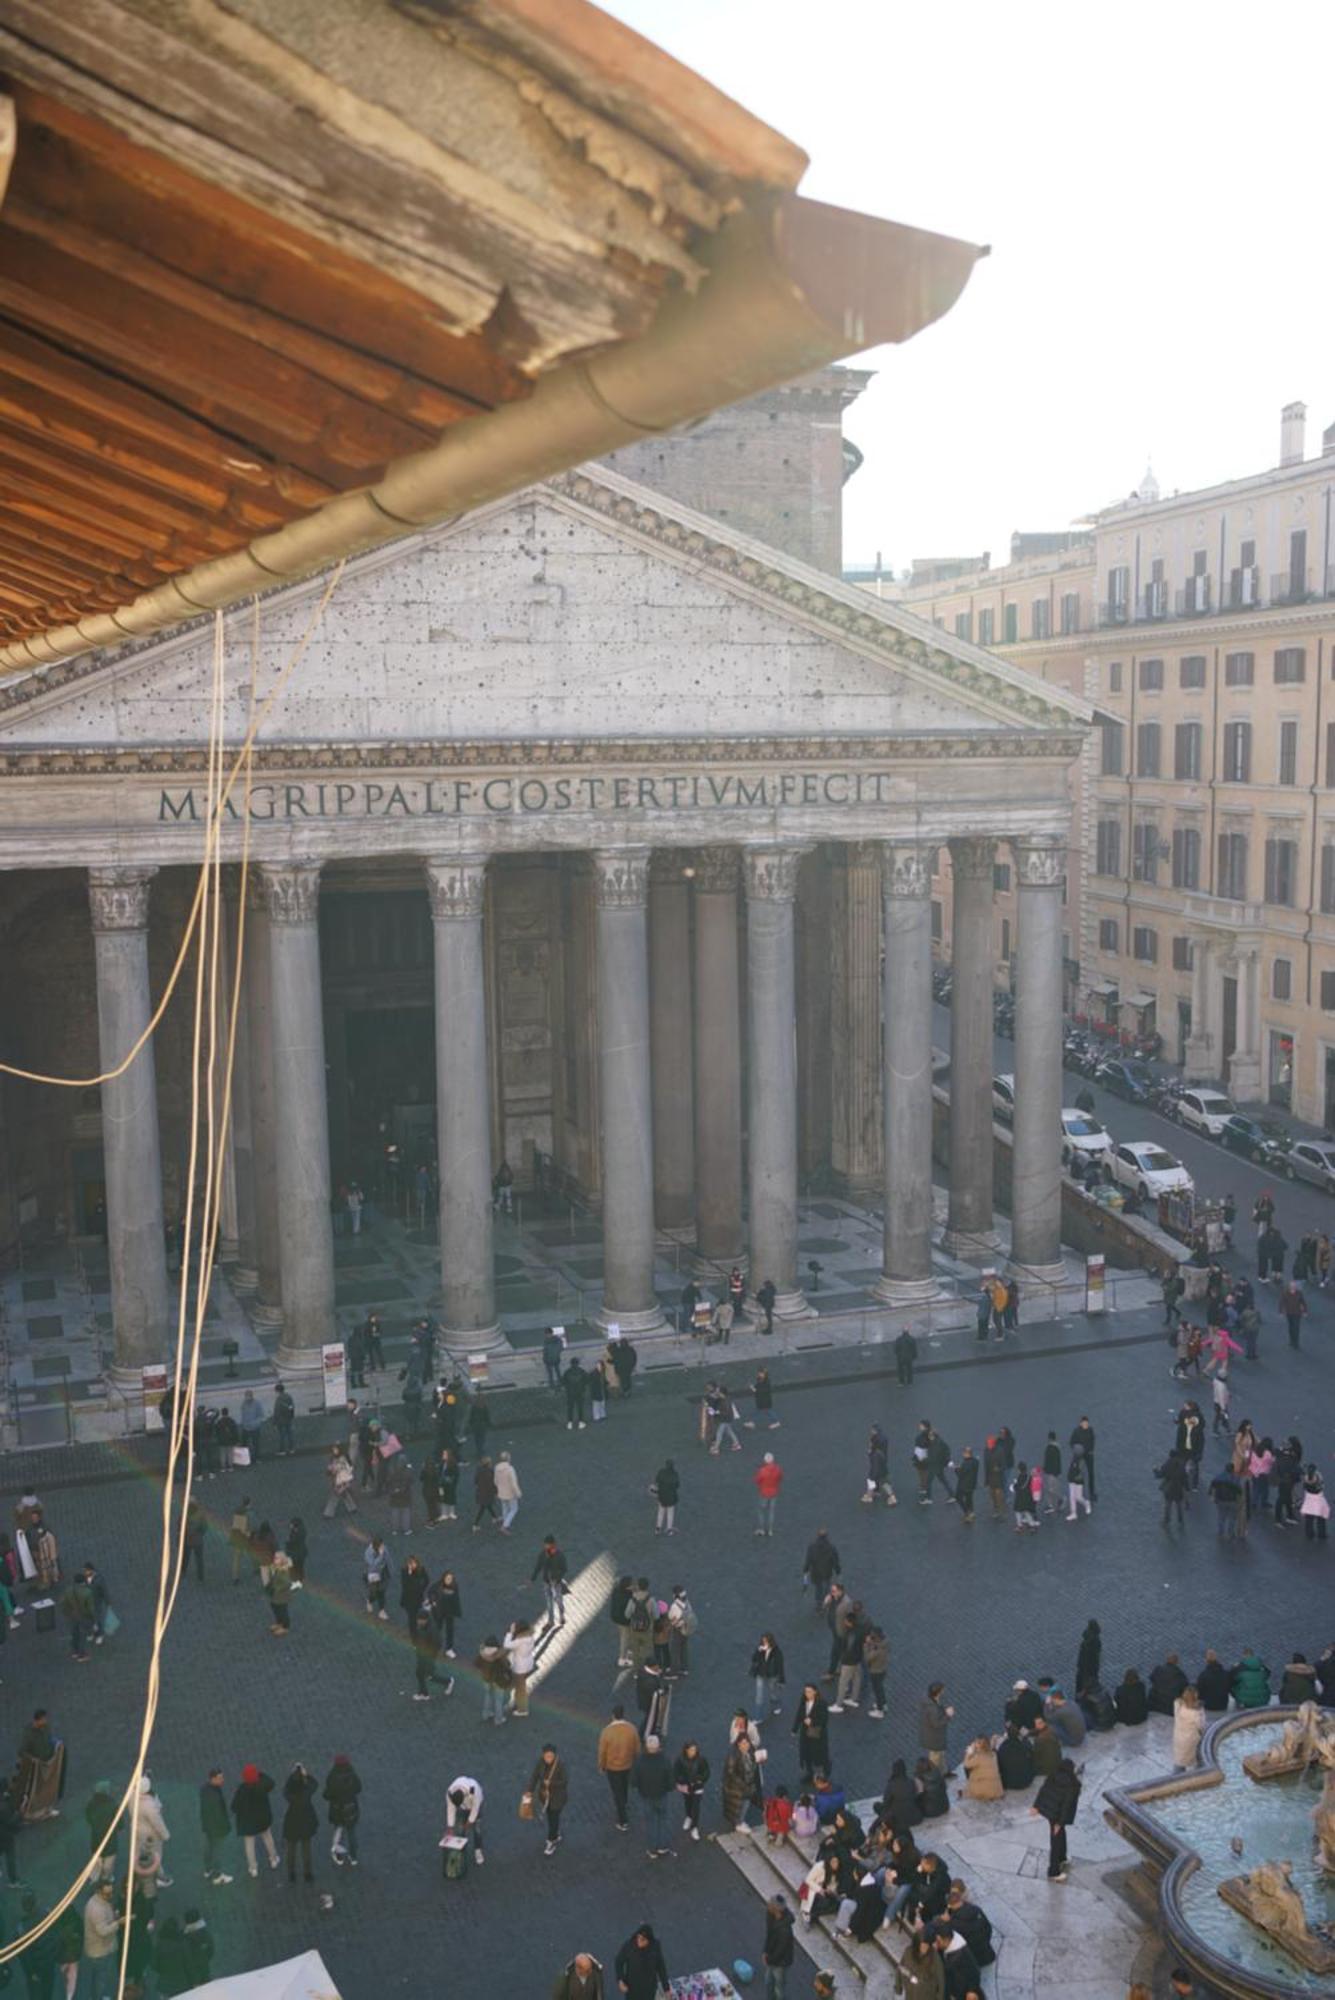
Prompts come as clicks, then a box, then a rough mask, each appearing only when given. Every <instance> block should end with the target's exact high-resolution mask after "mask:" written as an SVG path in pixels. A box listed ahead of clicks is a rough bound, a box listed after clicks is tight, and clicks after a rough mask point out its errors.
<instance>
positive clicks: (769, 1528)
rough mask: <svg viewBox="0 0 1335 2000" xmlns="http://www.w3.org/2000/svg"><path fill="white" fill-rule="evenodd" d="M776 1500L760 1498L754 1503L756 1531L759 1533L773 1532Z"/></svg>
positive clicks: (769, 1533)
mask: <svg viewBox="0 0 1335 2000" xmlns="http://www.w3.org/2000/svg"><path fill="white" fill-rule="evenodd" d="M777 1504H778V1503H777V1500H766V1499H763V1498H762V1499H760V1500H759V1501H757V1503H756V1532H757V1534H761V1535H772V1534H773V1533H774V1509H775V1507H776V1505H777Z"/></svg>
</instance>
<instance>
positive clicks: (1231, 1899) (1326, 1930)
mask: <svg viewBox="0 0 1335 2000" xmlns="http://www.w3.org/2000/svg"><path fill="white" fill-rule="evenodd" d="M1201 1758H1202V1762H1201V1764H1200V1766H1199V1767H1198V1768H1197V1769H1196V1770H1193V1771H1186V1772H1183V1771H1175V1772H1173V1773H1171V1774H1169V1775H1166V1776H1165V1777H1163V1778H1160V1779H1154V1780H1151V1781H1150V1782H1149V1783H1147V1784H1141V1785H1133V1786H1128V1787H1127V1788H1126V1789H1125V1790H1122V1791H1117V1792H1110V1793H1109V1794H1108V1795H1107V1801H1106V1806H1107V1813H1106V1816H1107V1819H1108V1822H1109V1824H1110V1825H1111V1826H1113V1827H1115V1828H1116V1830H1117V1831H1118V1832H1119V1833H1120V1834H1121V1835H1122V1837H1123V1838H1124V1839H1125V1840H1127V1841H1129V1842H1130V1843H1131V1845H1132V1846H1133V1847H1134V1848H1136V1849H1137V1850H1138V1852H1139V1853H1140V1855H1141V1857H1142V1862H1143V1866H1144V1868H1145V1869H1146V1871H1147V1872H1148V1874H1149V1876H1150V1877H1151V1879H1152V1880H1153V1881H1154V1882H1155V1883H1156V1884H1157V1889H1158V1899H1159V1913H1160V1921H1161V1923H1162V1926H1163V1929H1164V1932H1165V1934H1166V1935H1167V1937H1168V1939H1169V1941H1170V1943H1171V1946H1172V1949H1173V1950H1174V1952H1175V1953H1176V1954H1177V1955H1178V1956H1180V1957H1182V1958H1184V1959H1185V1960H1186V1961H1187V1963H1188V1964H1189V1965H1190V1966H1191V1968H1192V1971H1193V1972H1194V1973H1195V1974H1196V1975H1197V1976H1198V1977H1199V1978H1200V1979H1201V1980H1202V1981H1203V1982H1205V1983H1207V1984H1208V1985H1210V1986H1212V1987H1214V1988H1216V1989H1217V1990H1218V1991H1219V1992H1221V1993H1223V1994H1227V1995H1228V1996H1230V2000H1307V1996H1310V1995H1313V1994H1318V1993H1321V1994H1330V1993H1332V1992H1335V1713H1333V1712H1331V1711H1329V1710H1324V1711H1323V1710H1322V1709H1321V1708H1319V1707H1318V1706H1317V1704H1316V1703H1315V1702H1304V1703H1303V1705H1302V1706H1301V1707H1300V1708H1285V1709H1260V1710H1248V1711H1243V1712H1241V1713H1238V1714H1234V1715H1228V1716H1224V1717H1221V1718H1220V1720H1219V1721H1218V1722H1216V1723H1214V1724H1213V1725H1212V1726H1211V1727H1210V1728H1209V1729H1208V1730H1207V1731H1206V1733H1205V1737H1204V1739H1203V1741H1202V1744H1201Z"/></svg>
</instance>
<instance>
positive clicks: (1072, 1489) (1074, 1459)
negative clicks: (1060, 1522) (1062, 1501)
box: [1066, 1445, 1091, 1521]
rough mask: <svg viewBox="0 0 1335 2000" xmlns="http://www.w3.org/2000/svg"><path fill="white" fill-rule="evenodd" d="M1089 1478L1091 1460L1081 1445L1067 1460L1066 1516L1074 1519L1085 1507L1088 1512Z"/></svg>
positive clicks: (1068, 1518) (1071, 1519)
mask: <svg viewBox="0 0 1335 2000" xmlns="http://www.w3.org/2000/svg"><path fill="white" fill-rule="evenodd" d="M1088 1478H1089V1461H1088V1460H1087V1459H1086V1457H1085V1454H1084V1452H1083V1451H1082V1450H1081V1449H1080V1447H1079V1445H1077V1446H1076V1448H1075V1450H1074V1451H1073V1452H1072V1453H1071V1455H1070V1457H1069V1458H1068V1459H1067V1461H1066V1498H1067V1503H1068V1504H1067V1509H1066V1518H1067V1520H1068V1521H1074V1520H1075V1518H1076V1516H1077V1515H1078V1514H1079V1512H1080V1510H1081V1508H1082V1507H1083V1508H1084V1510H1085V1512H1086V1514H1088V1513H1089V1512H1090V1511H1091V1509H1090V1504H1089V1494H1088V1492H1087V1490H1086V1487H1087V1482H1088Z"/></svg>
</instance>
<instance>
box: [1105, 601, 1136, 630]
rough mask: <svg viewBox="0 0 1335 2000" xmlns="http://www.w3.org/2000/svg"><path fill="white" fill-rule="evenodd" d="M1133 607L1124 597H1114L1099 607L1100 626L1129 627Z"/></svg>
mask: <svg viewBox="0 0 1335 2000" xmlns="http://www.w3.org/2000/svg"><path fill="white" fill-rule="evenodd" d="M1130 622H1131V606H1130V604H1129V603H1128V602H1127V600H1126V598H1124V597H1112V598H1109V599H1108V600H1107V602H1106V603H1104V604H1100V606H1099V624H1100V625H1129V624H1130Z"/></svg>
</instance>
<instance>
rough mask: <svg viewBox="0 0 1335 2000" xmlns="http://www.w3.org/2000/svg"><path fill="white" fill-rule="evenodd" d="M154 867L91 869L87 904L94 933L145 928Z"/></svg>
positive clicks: (154, 873)
mask: <svg viewBox="0 0 1335 2000" xmlns="http://www.w3.org/2000/svg"><path fill="white" fill-rule="evenodd" d="M157 872H158V871H157V869H156V868H90V869H89V871H88V901H89V905H90V907H91V909H92V913H93V929H94V931H142V930H146V929H147V928H148V891H149V884H150V883H151V882H152V880H153V877H154V876H155V875H156V874H157Z"/></svg>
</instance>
